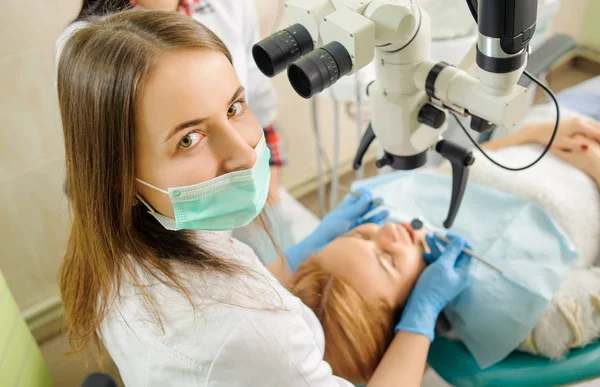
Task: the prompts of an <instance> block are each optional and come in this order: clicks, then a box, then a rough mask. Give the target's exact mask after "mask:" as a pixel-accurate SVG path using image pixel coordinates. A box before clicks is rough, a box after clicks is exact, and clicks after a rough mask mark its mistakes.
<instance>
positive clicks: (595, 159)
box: [550, 135, 600, 187]
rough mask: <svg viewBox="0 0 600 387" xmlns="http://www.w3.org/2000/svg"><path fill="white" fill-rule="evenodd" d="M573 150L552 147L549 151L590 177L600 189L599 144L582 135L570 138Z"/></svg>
mask: <svg viewBox="0 0 600 387" xmlns="http://www.w3.org/2000/svg"><path fill="white" fill-rule="evenodd" d="M572 143H573V144H577V145H574V147H575V146H576V147H575V148H574V149H564V148H558V147H555V146H552V148H551V149H550V151H551V152H552V153H553V154H555V155H556V156H557V157H559V158H561V159H562V160H564V161H566V162H568V163H569V164H572V165H573V166H575V167H577V168H579V169H581V170H582V171H583V172H585V173H587V174H588V175H590V177H591V178H592V179H594V180H595V181H596V183H597V184H598V186H599V187H600V144H598V143H597V142H596V141H593V140H590V139H589V138H587V137H585V136H582V135H575V136H573V137H572Z"/></svg>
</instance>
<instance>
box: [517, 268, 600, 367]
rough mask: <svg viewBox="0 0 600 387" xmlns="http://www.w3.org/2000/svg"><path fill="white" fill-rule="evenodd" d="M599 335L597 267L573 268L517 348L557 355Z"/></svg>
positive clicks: (585, 343) (599, 275)
mask: <svg viewBox="0 0 600 387" xmlns="http://www.w3.org/2000/svg"><path fill="white" fill-rule="evenodd" d="M598 338H600V268H598V267H592V268H585V269H573V270H572V271H571V272H570V273H569V274H568V276H567V277H566V278H565V280H564V281H563V282H562V284H561V286H560V288H559V290H558V292H556V294H555V295H554V297H553V298H552V300H551V301H550V303H549V304H548V307H547V308H546V309H545V310H544V313H543V314H542V317H541V318H540V320H539V321H538V323H537V324H536V326H535V328H534V329H533V331H532V332H531V333H530V334H529V335H528V336H527V338H526V339H525V341H524V342H523V343H522V344H521V346H520V347H519V349H520V350H521V351H524V352H529V353H533V354H535V355H542V356H544V357H548V358H551V359H560V358H562V357H563V356H565V355H566V354H567V353H568V352H569V349H571V348H578V347H583V346H585V345H587V344H589V343H591V342H593V341H595V340H597V339H598Z"/></svg>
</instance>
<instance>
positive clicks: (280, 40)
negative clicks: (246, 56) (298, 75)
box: [252, 24, 314, 77]
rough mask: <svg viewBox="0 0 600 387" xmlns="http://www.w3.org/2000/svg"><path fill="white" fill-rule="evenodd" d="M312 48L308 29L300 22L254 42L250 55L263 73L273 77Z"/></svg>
mask: <svg viewBox="0 0 600 387" xmlns="http://www.w3.org/2000/svg"><path fill="white" fill-rule="evenodd" d="M313 48H314V46H313V40H312V37H311V36H310V33H309V32H308V30H307V29H306V28H304V26H302V25H301V24H294V25H292V26H290V27H288V28H286V29H283V30H281V31H277V32H275V33H274V34H272V35H271V36H268V37H266V38H264V39H263V40H261V41H260V42H258V43H256V44H255V45H254V46H253V47H252V57H253V58H254V62H256V65H257V66H258V69H259V70H260V71H261V72H262V73H263V74H265V75H266V76H267V77H274V76H275V75H277V74H279V73H280V72H282V71H283V70H285V69H286V68H287V66H288V65H289V64H290V63H292V62H293V61H295V60H297V59H299V58H300V57H302V56H303V55H306V54H308V53H309V52H311V51H312V50H313Z"/></svg>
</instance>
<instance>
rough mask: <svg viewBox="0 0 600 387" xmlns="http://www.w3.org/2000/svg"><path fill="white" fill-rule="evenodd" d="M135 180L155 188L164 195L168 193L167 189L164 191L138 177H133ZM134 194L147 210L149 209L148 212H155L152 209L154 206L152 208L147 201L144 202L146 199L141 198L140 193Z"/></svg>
mask: <svg viewBox="0 0 600 387" xmlns="http://www.w3.org/2000/svg"><path fill="white" fill-rule="evenodd" d="M135 180H136V181H137V182H139V183H142V184H144V185H145V186H148V187H150V188H152V189H155V190H157V191H158V192H162V193H164V194H165V195H168V194H169V192H168V191H165V190H164V189H160V188H158V187H157V186H154V185H152V184H150V183H146V182H145V181H143V180H140V179H135ZM135 196H136V197H137V198H138V200H139V201H140V202H142V204H143V205H144V206H146V208H147V209H148V211H150V213H152V214H154V213H156V211H155V210H154V208H152V206H151V205H150V204H148V202H146V201H145V200H144V199H143V198H142V195H140V194H135Z"/></svg>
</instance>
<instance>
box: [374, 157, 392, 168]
mask: <svg viewBox="0 0 600 387" xmlns="http://www.w3.org/2000/svg"><path fill="white" fill-rule="evenodd" d="M391 163H392V160H391V158H390V157H389V156H388V155H384V156H383V157H382V158H380V159H379V160H377V161H375V166H376V167H377V168H383V167H385V166H386V165H390V164H391Z"/></svg>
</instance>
